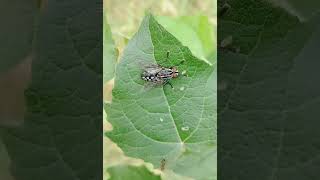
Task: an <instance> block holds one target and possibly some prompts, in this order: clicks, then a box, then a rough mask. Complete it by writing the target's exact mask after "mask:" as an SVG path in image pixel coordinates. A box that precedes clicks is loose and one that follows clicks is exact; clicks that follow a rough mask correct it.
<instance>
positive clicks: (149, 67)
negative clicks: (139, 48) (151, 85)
mask: <svg viewBox="0 0 320 180" xmlns="http://www.w3.org/2000/svg"><path fill="white" fill-rule="evenodd" d="M136 63H137V65H138V66H139V68H141V70H143V71H146V72H149V73H150V74H156V73H157V72H159V71H160V70H161V67H160V66H159V65H158V64H156V63H152V62H146V61H144V60H136Z"/></svg>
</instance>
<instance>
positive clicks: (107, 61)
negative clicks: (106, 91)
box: [103, 9, 118, 83]
mask: <svg viewBox="0 0 320 180" xmlns="http://www.w3.org/2000/svg"><path fill="white" fill-rule="evenodd" d="M117 58H118V51H117V49H116V47H115V45H114V41H113V39H112V33H111V29H110V26H109V24H108V19H107V12H106V10H105V9H104V12H103V83H105V82H107V81H109V80H110V79H112V78H113V76H114V71H115V66H116V63H117Z"/></svg>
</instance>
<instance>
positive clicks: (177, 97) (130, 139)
mask: <svg viewBox="0 0 320 180" xmlns="http://www.w3.org/2000/svg"><path fill="white" fill-rule="evenodd" d="M168 51H169V52H170V56H169V57H168V58H167V52H168ZM137 59H139V60H142V61H143V62H145V64H159V65H161V66H163V67H172V66H175V65H177V64H178V66H177V68H178V69H179V72H186V74H187V75H188V76H181V77H178V78H174V79H172V80H171V81H170V82H171V83H172V85H173V87H174V89H172V88H170V86H160V87H154V88H152V89H150V90H148V91H144V85H145V83H146V82H145V81H143V80H142V79H141V77H140V75H141V65H140V63H139V61H137ZM181 61H185V62H184V63H183V64H180V62H181ZM112 95H113V101H112V103H111V105H108V107H107V108H106V110H107V114H108V120H109V122H110V123H111V124H112V126H113V130H112V131H110V132H107V133H106V135H107V136H108V137H109V138H110V139H111V140H112V141H114V142H115V143H117V144H118V146H119V147H120V148H121V149H122V150H123V151H124V152H125V154H126V155H127V156H132V157H136V158H141V159H143V160H144V161H146V162H150V163H152V164H153V165H154V167H155V168H158V169H160V168H161V162H162V160H163V159H166V164H165V169H169V170H173V171H174V172H176V173H179V174H181V175H183V176H189V177H193V178H196V179H203V178H206V179H216V167H215V164H216V67H215V66H210V65H209V64H207V63H206V62H204V61H202V60H200V59H197V58H196V57H194V56H193V55H192V53H191V52H190V50H189V49H188V48H187V47H185V46H183V45H182V44H181V43H180V42H179V41H178V40H177V39H176V38H175V37H174V36H173V35H171V34H170V33H169V32H167V31H166V30H165V29H164V28H163V27H162V26H161V25H159V24H158V23H157V22H156V20H155V19H154V18H153V16H151V15H146V17H145V18H144V20H143V22H142V24H141V26H140V29H139V31H138V32H137V33H136V35H135V36H134V37H133V38H132V39H131V40H130V41H129V43H128V46H127V47H126V49H125V50H124V54H123V56H122V58H121V61H120V63H119V65H118V66H117V70H116V79H115V86H114V89H113V94H112Z"/></svg>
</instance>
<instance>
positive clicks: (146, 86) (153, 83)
mask: <svg viewBox="0 0 320 180" xmlns="http://www.w3.org/2000/svg"><path fill="white" fill-rule="evenodd" d="M163 84H164V80H163V79H162V78H159V77H156V78H155V79H154V80H153V81H146V83H145V84H144V91H148V90H151V89H153V88H157V87H162V85H163Z"/></svg>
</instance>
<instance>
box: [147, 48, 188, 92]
mask: <svg viewBox="0 0 320 180" xmlns="http://www.w3.org/2000/svg"><path fill="white" fill-rule="evenodd" d="M168 57H169V51H168V52H167V58H168ZM182 62H184V61H182ZM182 62H181V63H182ZM178 76H179V71H178V68H177V67H175V66H173V67H163V66H160V65H151V66H147V67H145V69H144V71H143V73H142V74H141V79H142V80H145V81H148V82H151V83H154V84H155V85H163V86H165V85H167V84H169V85H170V86H171V88H173V86H172V84H171V83H170V80H171V79H173V78H177V77H178Z"/></svg>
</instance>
